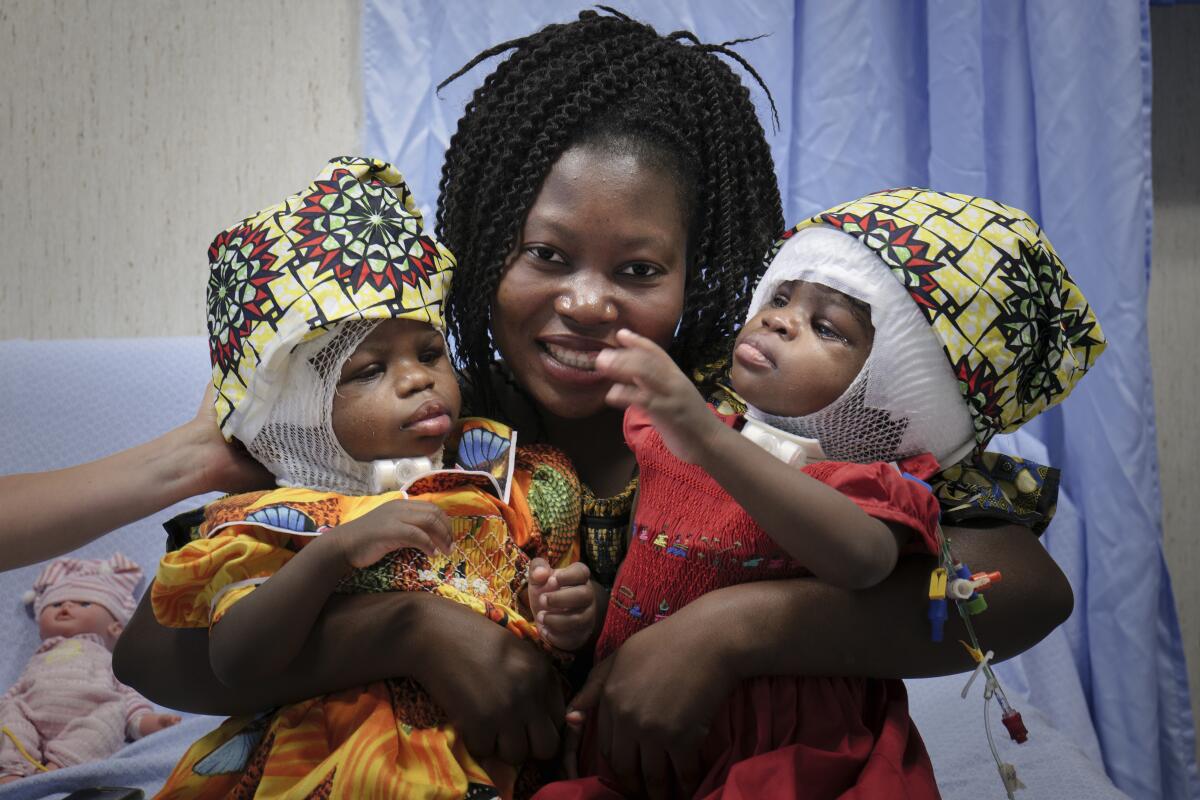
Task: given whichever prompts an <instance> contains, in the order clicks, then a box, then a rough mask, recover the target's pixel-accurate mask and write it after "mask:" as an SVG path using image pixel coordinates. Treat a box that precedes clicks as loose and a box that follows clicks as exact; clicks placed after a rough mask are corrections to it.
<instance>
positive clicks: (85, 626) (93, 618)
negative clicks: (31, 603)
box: [38, 600, 121, 648]
mask: <svg viewBox="0 0 1200 800" xmlns="http://www.w3.org/2000/svg"><path fill="white" fill-rule="evenodd" d="M38 632H39V633H40V634H41V636H42V638H43V639H49V638H50V637H51V636H78V635H79V634H81V633H94V634H96V635H98V636H101V637H103V638H104V641H105V643H106V644H107V645H108V647H109V648H111V647H112V645H113V643H114V642H116V640H117V636H119V635H120V633H121V623H119V622H117V620H116V617H114V616H113V615H112V614H110V613H109V611H108V609H107V608H105V607H104V606H102V605H100V604H99V603H92V602H89V601H87V600H63V601H61V602H58V603H50V604H49V605H47V606H46V607H45V608H43V609H42V614H41V616H40V617H38Z"/></svg>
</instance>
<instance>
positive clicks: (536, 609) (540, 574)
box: [527, 558, 604, 653]
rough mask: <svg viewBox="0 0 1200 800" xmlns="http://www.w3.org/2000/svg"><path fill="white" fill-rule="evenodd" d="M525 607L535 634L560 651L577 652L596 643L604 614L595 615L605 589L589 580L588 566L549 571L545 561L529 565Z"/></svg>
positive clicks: (532, 562) (537, 559)
mask: <svg viewBox="0 0 1200 800" xmlns="http://www.w3.org/2000/svg"><path fill="white" fill-rule="evenodd" d="M528 583H529V588H528V591H529V597H528V600H527V602H528V604H529V609H530V611H532V612H533V615H534V621H535V622H536V623H537V627H538V631H539V632H540V633H541V634H542V636H543V637H544V638H545V639H546V641H547V642H549V643H550V644H552V645H554V646H555V647H557V648H558V649H559V650H565V651H567V652H572V653H573V652H578V651H580V650H582V649H583V648H584V647H586V646H587V645H589V644H591V643H592V642H593V641H595V638H596V636H597V635H598V634H599V633H600V624H601V623H602V622H603V621H604V615H603V614H600V613H598V612H597V609H599V608H602V606H601V605H600V600H601V595H602V594H603V593H604V589H603V588H602V587H601V586H600V584H598V583H596V582H595V581H593V580H591V572H590V571H589V570H588V568H587V564H584V563H582V562H579V561H576V562H575V563H574V564H571V565H569V566H566V567H563V568H561V569H552V568H551V567H550V565H549V564H548V563H546V559H544V558H535V559H533V560H532V561H530V562H529V581H528Z"/></svg>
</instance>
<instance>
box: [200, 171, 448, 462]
mask: <svg viewBox="0 0 1200 800" xmlns="http://www.w3.org/2000/svg"><path fill="white" fill-rule="evenodd" d="M208 260H209V269H210V271H209V277H208V337H209V338H208V342H209V354H210V356H211V358H212V366H213V385H214V386H215V387H216V390H217V398H216V410H217V420H218V422H219V423H220V426H221V430H222V432H223V433H224V434H225V437H226V438H232V437H233V436H237V437H238V438H239V439H243V441H248V440H249V438H252V437H253V435H254V434H255V433H256V432H257V427H256V426H257V425H261V419H254V417H257V416H258V415H259V411H258V410H254V409H263V408H266V407H269V405H270V402H271V401H272V400H273V396H274V393H275V392H277V391H278V388H279V387H280V386H281V384H282V373H284V372H285V371H286V364H287V359H286V355H287V353H288V352H290V351H291V350H292V348H294V347H295V346H296V345H298V344H300V343H301V342H304V341H306V340H309V339H312V338H314V337H316V336H319V335H321V334H323V333H324V332H326V331H327V330H328V329H329V328H330V326H333V325H335V324H337V323H339V322H343V321H346V320H352V319H363V320H370V319H397V318H403V319H414V320H420V321H422V322H428V323H429V324H430V325H433V326H434V327H436V328H437V329H439V330H442V331H444V330H445V320H444V318H443V316H442V313H443V312H442V305H443V301H444V299H445V297H446V294H447V292H448V291H449V289H450V279H451V275H452V274H453V268H454V256H453V255H451V253H450V251H449V250H447V249H446V248H445V247H444V246H442V244H441V243H439V242H438V241H436V240H435V239H434V238H433V237H432V236H430V235H429V234H427V233H425V232H424V231H423V229H422V224H421V212H420V211H419V210H418V209H417V205H416V203H415V202H414V200H413V196H412V193H411V192H410V191H409V189H408V186H407V185H406V184H405V183H404V177H403V176H402V175H401V174H400V173H399V172H397V171H396V169H395V167H393V166H392V165H391V164H388V163H385V162H383V161H379V160H377V159H370V158H351V157H341V158H335V159H333V160H332V161H330V162H329V164H327V165H326V166H325V169H324V170H322V171H321V174H320V175H318V176H317V179H316V180H315V181H313V182H312V183H310V184H309V185H308V186H307V187H305V188H304V190H303V191H301V192H300V193H298V194H295V195H292V196H291V197H289V198H287V199H286V200H284V201H283V202H282V203H279V204H277V205H274V206H271V207H270V208H266V209H263V210H262V211H260V212H258V213H257V214H254V215H253V216H250V217H247V218H246V219H244V220H242V221H241V222H239V223H237V224H236V225H234V226H233V227H231V228H229V229H228V230H224V231H222V232H221V233H219V234H217V237H216V239H214V240H213V243H212V244H211V245H210V246H209V248H208ZM280 356H284V357H282V358H281V357H280ZM250 399H253V400H254V402H248V400H250ZM251 410H253V411H251Z"/></svg>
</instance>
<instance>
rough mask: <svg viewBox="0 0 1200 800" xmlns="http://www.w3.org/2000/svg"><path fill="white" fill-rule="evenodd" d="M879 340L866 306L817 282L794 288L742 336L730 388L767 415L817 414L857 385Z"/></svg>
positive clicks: (788, 286)
mask: <svg viewBox="0 0 1200 800" xmlns="http://www.w3.org/2000/svg"><path fill="white" fill-rule="evenodd" d="M874 339H875V328H874V327H873V326H872V325H871V319H870V309H869V308H866V307H865V306H864V305H863V304H862V303H860V302H858V301H856V300H853V299H851V298H850V297H847V296H846V295H844V294H842V293H841V292H838V291H835V290H833V289H830V288H829V287H827V286H822V285H821V284H819V283H808V282H806V281H789V282H787V283H784V284H783V285H781V286H780V287H779V289H778V290H776V292H775V296H774V297H772V298H771V300H770V302H769V303H768V304H767V306H766V307H765V308H763V310H762V311H760V312H759V313H758V314H756V315H755V316H754V317H753V318H752V319H751V320H750V321H749V322H747V323H746V326H745V327H744V328H742V331H741V332H740V333H739V334H738V337H737V341H736V343H735V344H734V350H733V369H732V372H731V375H730V377H731V379H732V381H733V388H734V389H735V390H736V391H737V393H738V394H740V395H741V396H742V397H743V398H745V399H746V401H747V402H749V403H750V404H751V405H753V406H756V407H757V408H760V409H762V410H763V411H766V412H767V413H770V414H775V415H777V416H781V417H800V416H804V415H805V414H812V413H814V412H816V411H820V410H821V409H822V408H825V407H826V406H827V405H829V404H830V403H832V402H833V401H834V400H837V399H838V397H840V396H841V395H842V393H843V392H845V391H846V389H847V388H848V387H849V386H850V384H851V383H853V382H854V379H855V378H856V377H858V373H859V371H860V370H862V366H863V364H864V363H866V360H867V356H868V355H869V354H870V352H871V344H872V342H873V341H874Z"/></svg>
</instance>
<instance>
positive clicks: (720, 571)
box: [538, 408, 939, 800]
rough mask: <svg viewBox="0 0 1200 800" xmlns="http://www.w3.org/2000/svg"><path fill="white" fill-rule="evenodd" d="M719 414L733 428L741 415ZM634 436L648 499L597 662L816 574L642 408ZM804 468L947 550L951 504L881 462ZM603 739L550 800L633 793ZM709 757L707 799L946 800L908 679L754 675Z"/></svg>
mask: <svg viewBox="0 0 1200 800" xmlns="http://www.w3.org/2000/svg"><path fill="white" fill-rule="evenodd" d="M719 416H721V418H722V421H724V422H725V423H726V424H728V425H735V424H736V423H737V420H738V418H737V417H733V416H724V415H719ZM625 435H626V439H627V440H628V442H629V444H630V446H631V447H632V448H633V450H634V452H635V453H636V454H637V459H638V467H639V469H640V473H641V496H640V498H639V500H638V507H637V513H636V518H635V520H634V527H633V537H632V540H631V542H630V545H629V552H628V553H627V554H626V556H625V560H624V562H623V563H622V565H621V569H620V571H619V572H618V573H617V577H616V582H615V584H614V586H613V592H612V599H611V604H610V606H609V609H608V616H607V618H606V620H605V625H604V631H603V633H602V634H601V637H600V642H599V644H598V645H597V652H596V656H597V659H602V658H604V657H606V656H608V655H610V654H612V653H613V652H615V651H616V649H617V648H618V647H619V646H620V645H621V644H622V643H623V642H624V641H625V640H626V639H627V638H628V637H629V636H631V635H633V634H634V633H636V632H637V631H638V630H641V629H642V628H644V627H646V626H647V625H651V624H653V623H654V622H656V621H658V620H660V619H662V618H663V617H665V616H668V615H670V614H671V613H673V612H674V611H676V610H678V609H679V608H681V607H682V606H684V605H686V604H687V603H688V602H690V601H691V600H694V599H695V598H696V597H699V596H700V595H702V594H704V593H706V592H709V591H713V590H715V589H718V588H721V587H723V586H730V585H733V584H738V583H746V582H749V581H755V580H772V579H780V578H789V577H797V576H801V575H805V574H808V573H807V571H806V570H805V569H804V567H803V565H801V564H799V563H797V562H795V561H794V560H792V559H791V558H789V557H788V556H787V555H786V554H785V553H783V552H781V551H780V549H779V547H778V546H777V545H776V544H774V542H773V541H772V540H771V539H770V538H769V537H768V536H767V534H766V532H765V531H763V530H762V529H761V528H760V527H759V526H758V525H757V524H756V523H755V522H754V520H753V519H752V518H751V517H750V515H749V514H748V513H747V512H746V511H745V510H744V509H742V508H741V507H740V506H739V505H738V504H737V503H736V502H735V501H734V500H733V498H732V497H730V496H729V494H728V493H727V492H726V491H725V490H724V489H723V488H722V487H721V486H720V485H719V484H718V483H717V482H716V481H714V480H713V479H712V478H711V477H709V476H708V474H707V473H705V472H704V471H703V470H702V469H701V468H700V467H697V466H694V465H690V464H685V463H683V462H681V461H680V460H679V459H677V458H676V457H675V456H674V455H673V454H672V453H671V452H670V450H668V449H667V447H666V445H665V444H664V443H663V440H662V437H661V436H660V435H659V434H658V433H657V432H656V431H655V430H654V428H653V427H652V425H651V424H650V422H649V419H648V418H647V417H646V416H645V415H644V414H643V413H641V412H639V411H638V410H637V409H636V408H635V409H630V410H629V411H628V412H627V413H626V422H625ZM902 466H904V467H905V468H906V469H909V470H911V471H913V472H918V473H919V474H918V477H922V478H924V477H928V475H927V473H926V472H924V471H923V470H922V468H924V469H925V470H928V469H931V468H933V469H935V468H936V465H935V464H934V463H933V462H932V460H931V459H921V458H918V459H911V460H909V461H906V462H904V464H903V465H902ZM804 471H805V472H806V473H808V474H809V475H811V476H812V477H814V478H816V479H817V480H820V481H822V482H823V483H826V484H827V485H830V486H833V487H834V488H836V489H837V490H838V491H840V492H842V493H843V494H845V495H846V496H848V497H850V499H852V500H854V501H855V503H856V504H858V506H859V507H860V508H862V509H863V510H864V511H865V512H866V513H868V514H870V515H871V516H873V517H875V518H877V519H881V520H885V521H888V522H894V523H898V524H901V525H903V526H905V527H907V528H909V529H911V530H912V531H913V532H914V535H913V539H912V542H911V545H910V547H911V549H912V550H913V551H919V552H936V550H937V534H936V529H937V522H938V516H939V507H938V503H937V500H936V498H934V497H933V495H932V494H931V493H930V492H929V490H928V489H927V488H926V487H925V486H924V485H923V484H921V483H918V482H916V481H912V480H909V479H907V478H905V477H903V476H902V475H901V474H900V473H899V472H898V471H897V470H896V469H895V468H894V467H892V466H891V465H888V464H879V463H875V464H849V463H842V462H828V461H826V462H818V463H813V464H810V465H808V466H806V467H805V468H804ZM593 732H594V731H592V730H590V729H589V734H588V735H586V736H585V747H584V750H583V756H582V762H581V766H582V767H583V772H584V774H589V773H590V774H591V775H592V776H593V777H590V778H585V779H581V780H578V781H564V782H559V783H555V784H552V785H550V786H548V787H546V788H545V789H543V790H542V791H541V792H539V794H538V800H561V799H562V798H593V797H596V798H599V797H606V798H615V797H619V796H621V795H620V794H619V793H617V792H616V791H614V790H613V789H611V788H610V786H609V785H608V784H606V783H605V779H606V778H607V777H611V776H609V775H608V772H607V766H606V765H605V764H604V763H603V761H602V760H601V759H599V758H598V756H597V754H596V753H595V751H594V748H592V747H590V746H589V740H590V734H591V733H593ZM701 758H702V762H703V764H704V766H705V768H706V770H707V773H706V774H705V777H704V780H703V781H702V782H701V785H700V788H699V790H698V791H697V793H696V795H695V796H697V797H712V798H715V797H725V798H760V797H771V798H784V797H813V798H818V797H819V798H832V797H844V798H884V797H907V798H936V797H938V791H937V786H936V784H935V782H934V778H933V768H932V765H931V764H930V763H929V757H928V755H927V754H926V752H925V747H924V744H923V743H922V742H921V738H920V736H919V735H918V734H917V730H916V728H915V727H914V726H913V724H912V721H911V720H910V719H909V716H908V703H907V695H906V694H905V690H904V685H903V683H902V682H900V681H885V680H874V679H868V678H810V677H805V678H799V677H772V678H755V679H752V680H748V681H744V682H743V683H742V684H741V685H740V686H739V687H738V688H737V689H735V690H734V692H733V693H732V694H731V696H730V697H729V699H728V700H727V701H726V703H725V704H724V706H723V707H722V708H721V709H720V710H719V711H718V712H717V714H716V716H715V717H714V723H713V727H712V730H711V732H710V734H709V736H708V738H707V739H706V740H705V742H704V744H703V746H702V749H701Z"/></svg>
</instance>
